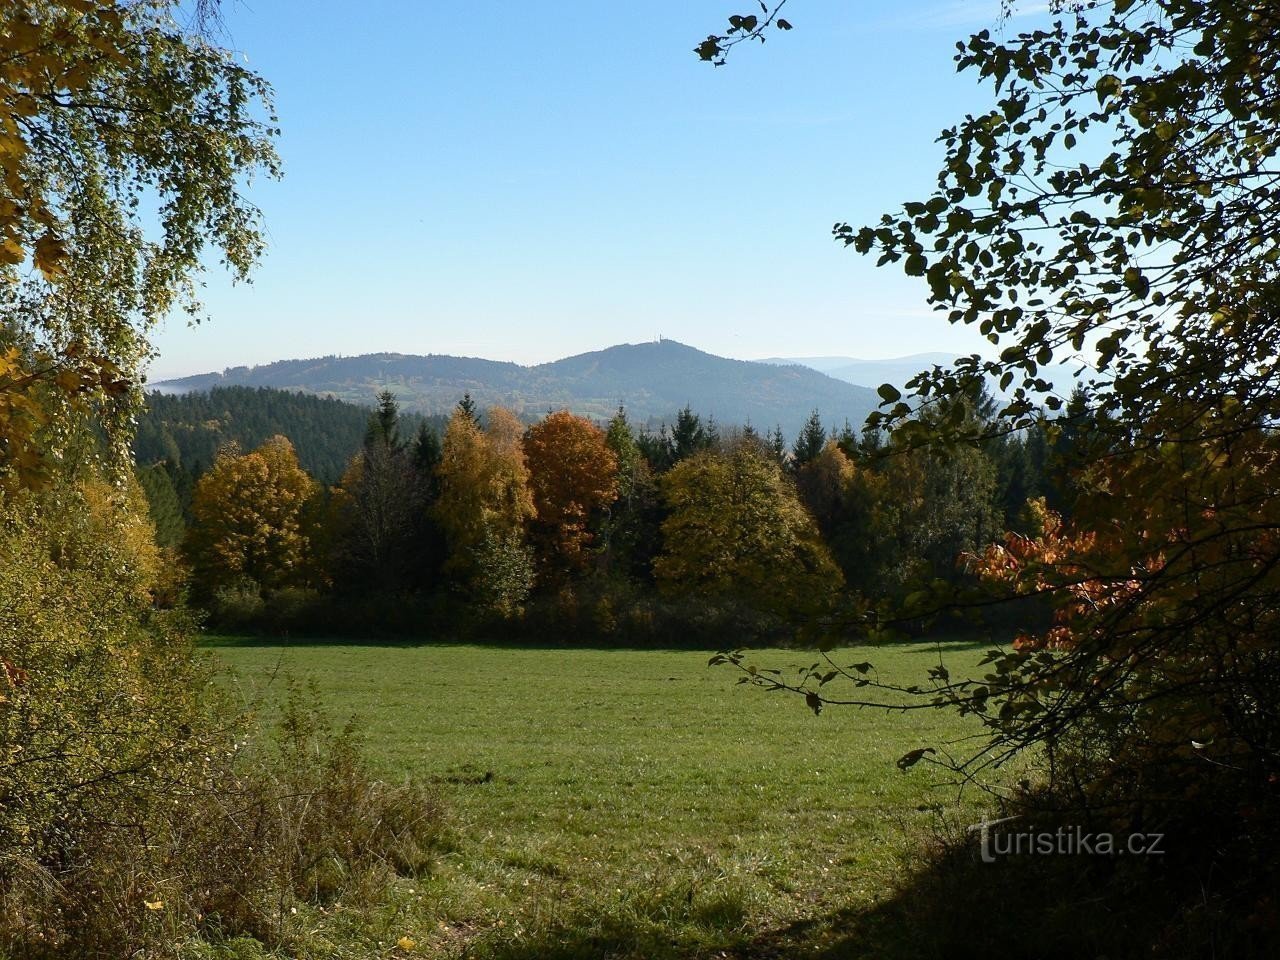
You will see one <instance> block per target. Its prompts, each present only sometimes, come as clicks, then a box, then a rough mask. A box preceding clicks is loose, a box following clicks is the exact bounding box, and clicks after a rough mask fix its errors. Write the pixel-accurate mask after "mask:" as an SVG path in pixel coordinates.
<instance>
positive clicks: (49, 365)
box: [0, 0, 278, 484]
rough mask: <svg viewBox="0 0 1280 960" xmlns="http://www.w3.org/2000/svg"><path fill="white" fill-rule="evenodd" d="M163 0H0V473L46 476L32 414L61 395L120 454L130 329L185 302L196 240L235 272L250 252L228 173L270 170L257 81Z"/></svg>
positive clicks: (132, 367)
mask: <svg viewBox="0 0 1280 960" xmlns="http://www.w3.org/2000/svg"><path fill="white" fill-rule="evenodd" d="M175 6H176V4H175V3H173V2H170V0H139V2H136V3H130V4H119V3H116V2H112V0H75V2H72V0H16V2H12V3H7V4H5V5H4V7H3V11H2V12H0V55H2V58H3V61H4V64H5V69H4V71H3V72H2V75H0V116H2V117H3V119H0V183H3V187H0V201H2V202H0V437H3V438H4V439H3V441H2V442H0V473H2V474H3V476H0V480H3V479H5V478H6V477H7V478H8V481H9V482H10V483H13V482H16V483H18V484H30V483H39V482H41V481H42V479H46V478H47V477H48V476H49V470H50V465H51V463H52V462H54V461H56V460H57V458H58V457H59V455H60V449H59V445H58V437H59V436H60V434H59V432H58V431H49V430H44V431H43V432H41V428H42V427H43V426H44V425H45V424H47V423H49V422H50V421H51V418H54V417H60V418H65V417H69V416H72V415H73V414H75V413H77V412H79V413H81V414H83V413H85V412H91V413H94V414H95V415H96V416H97V417H98V419H99V420H100V421H101V423H102V424H103V425H104V426H105V427H107V428H109V431H108V432H109V435H110V436H111V438H112V439H113V440H114V441H115V454H116V461H117V463H123V462H124V461H125V456H126V449H127V441H128V432H129V431H128V426H129V417H130V415H131V413H132V410H133V406H134V401H136V400H137V399H138V395H137V394H136V392H131V385H132V384H133V382H134V380H135V378H136V373H137V367H138V365H139V364H140V363H141V362H142V360H144V359H145V358H146V356H147V343H146V331H147V329H148V328H149V327H150V325H151V324H152V323H154V322H155V321H157V320H158V319H160V318H161V317H163V316H165V315H167V314H169V313H170V312H171V311H172V310H173V309H175V308H183V309H187V310H189V311H192V312H198V310H199V304H198V302H197V301H196V299H195V297H194V290H195V284H194V283H193V282H192V281H191V277H192V275H193V274H195V273H197V272H199V271H200V269H201V268H202V263H203V262H204V261H205V260H206V257H207V253H208V251H207V248H208V247H210V246H211V247H213V248H214V249H215V250H216V251H217V252H218V253H219V254H220V255H221V258H222V259H223V261H224V262H225V263H226V265H227V266H228V268H229V269H230V270H231V271H232V273H233V275H234V276H236V277H237V278H244V277H246V276H247V274H248V271H249V269H250V267H251V266H252V265H253V263H254V261H255V260H256V259H257V257H258V255H259V253H260V252H261V249H262V239H261V235H260V232H259V229H258V217H257V211H256V210H255V209H254V207H253V206H252V205H251V204H249V203H248V202H247V201H246V200H245V199H244V198H243V197H242V195H241V193H240V190H241V186H242V183H243V182H244V180H245V179H246V178H247V177H249V176H252V175H253V174H254V173H255V172H259V171H265V172H267V173H268V174H275V173H276V172H277V169H278V167H277V161H276V156H275V154H274V152H273V148H272V142H271V141H272V138H273V137H274V135H275V133H276V130H275V127H274V122H275V121H274V117H273V116H272V114H271V106H270V97H269V91H268V88H267V86H266V84H265V83H263V82H262V80H260V79H259V78H258V77H257V76H255V75H254V74H253V73H252V72H250V71H249V70H247V69H246V68H245V67H243V66H242V65H241V64H240V62H239V60H238V58H234V57H232V56H231V55H230V54H229V53H228V52H227V51H224V50H221V49H219V48H218V47H216V46H215V45H213V44H211V43H209V42H208V40H207V39H206V38H204V37H202V36H198V35H193V34H191V33H188V32H185V31H184V30H183V29H182V28H181V27H180V26H179V20H180V19H181V18H178V17H174V16H171V13H172V11H173V8H174V7H175ZM188 22H190V21H189V20H188ZM143 201H145V202H143ZM152 208H156V209H158V210H159V216H158V217H156V218H154V221H151V220H148V219H147V218H146V217H144V215H143V213H142V211H143V210H146V209H152ZM152 222H154V224H155V229H149V227H150V226H151V224H152ZM28 264H30V265H31V266H32V267H33V269H31V270H28V269H26V267H27V265H28ZM37 434H39V435H37Z"/></svg>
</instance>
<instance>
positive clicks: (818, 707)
mask: <svg viewBox="0 0 1280 960" xmlns="http://www.w3.org/2000/svg"><path fill="white" fill-rule="evenodd" d="M804 702H805V703H806V704H808V706H809V709H810V710H812V711H813V714H814V716H817V715H818V714H820V713H822V698H821V697H819V696H818V695H817V694H816V693H814V692H813V691H812V690H810V691H809V692H808V693H806V694H805V695H804Z"/></svg>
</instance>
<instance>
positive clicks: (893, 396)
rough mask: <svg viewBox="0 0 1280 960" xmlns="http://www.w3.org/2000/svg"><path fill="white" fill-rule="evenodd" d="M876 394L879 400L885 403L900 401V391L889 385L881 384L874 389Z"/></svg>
mask: <svg viewBox="0 0 1280 960" xmlns="http://www.w3.org/2000/svg"><path fill="white" fill-rule="evenodd" d="M876 393H878V394H880V399H881V400H883V401H884V402H885V403H897V402H898V401H899V400H901V399H902V391H901V390H899V389H898V388H897V387H895V386H894V385H893V384H891V383H882V384H880V386H878V387H876Z"/></svg>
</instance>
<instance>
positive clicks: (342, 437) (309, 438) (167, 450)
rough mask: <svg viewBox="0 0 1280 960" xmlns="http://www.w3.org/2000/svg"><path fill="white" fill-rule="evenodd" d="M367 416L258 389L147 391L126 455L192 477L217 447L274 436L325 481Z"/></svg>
mask: <svg viewBox="0 0 1280 960" xmlns="http://www.w3.org/2000/svg"><path fill="white" fill-rule="evenodd" d="M371 412H372V411H371V408H370V407H369V406H357V405H355V404H351V403H345V402H343V401H341V400H336V399H333V398H329V397H318V396H314V395H310V394H305V393H296V392H292V391H288V390H271V389H266V388H261V387H217V388H215V389H213V390H209V391H203V392H198V393H187V394H182V395H164V394H159V393H151V394H149V395H148V396H147V408H146V411H145V412H144V413H143V414H142V415H141V416H140V417H139V421H138V432H137V438H136V439H135V440H134V456H135V459H136V460H137V462H138V463H139V464H141V465H144V466H146V465H149V464H152V463H157V462H160V461H168V462H169V463H170V464H172V465H173V466H175V467H178V468H181V469H182V470H183V471H185V472H188V473H192V474H198V473H200V472H201V471H202V470H203V469H204V468H207V467H208V466H209V465H210V463H212V462H213V458H214V456H215V455H216V454H217V452H218V449H219V448H220V447H222V446H223V445H224V444H227V443H229V442H232V441H234V442H235V443H237V444H239V445H240V447H241V449H242V450H251V449H253V448H254V447H256V446H258V445H259V444H260V443H262V442H263V441H264V440H266V439H268V438H269V437H272V436H275V435H276V434H282V435H284V436H286V437H288V438H289V440H290V441H291V442H292V443H293V445H294V448H295V450H296V451H297V453H298V461H299V463H300V464H301V465H302V467H303V469H305V470H306V471H307V472H308V473H310V474H311V475H312V476H314V477H315V478H316V479H318V480H322V481H325V482H333V481H336V480H337V479H338V478H339V477H340V476H341V475H342V471H343V469H345V467H346V465H347V462H348V461H349V460H350V459H351V457H352V455H353V454H354V453H355V452H356V451H357V450H359V449H360V444H361V443H362V441H363V439H364V435H365V428H366V427H367V425H368V422H369V414H370V413H371ZM419 419H420V418H417V417H410V418H408V420H407V421H406V424H405V428H406V429H407V430H413V431H416V430H417V429H418V421H419ZM437 426H441V424H437Z"/></svg>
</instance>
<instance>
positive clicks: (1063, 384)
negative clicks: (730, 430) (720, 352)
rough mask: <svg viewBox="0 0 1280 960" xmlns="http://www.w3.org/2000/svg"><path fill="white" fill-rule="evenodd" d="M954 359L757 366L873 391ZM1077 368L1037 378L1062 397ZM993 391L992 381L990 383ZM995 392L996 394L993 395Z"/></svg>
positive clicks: (934, 356)
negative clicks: (805, 372) (803, 370)
mask: <svg viewBox="0 0 1280 960" xmlns="http://www.w3.org/2000/svg"><path fill="white" fill-rule="evenodd" d="M955 359H956V357H955V355H954V354H950V353H914V354H911V355H910V356H906V357H893V358H891V359H888V360H858V359H857V358H855V357H771V358H769V359H768V360H761V361H760V362H761V363H775V364H779V365H788V364H799V365H800V366H803V367H808V368H810V369H813V370H817V371H819V372H821V373H824V374H826V375H827V376H829V377H834V378H835V379H837V380H843V381H845V382H846V383H852V384H856V385H858V386H861V387H870V388H872V389H874V388H875V387H878V386H880V384H882V383H891V384H893V385H894V386H895V387H898V388H902V387H903V386H905V385H906V383H907V381H908V380H910V379H911V378H912V377H914V376H915V375H916V374H917V373H920V372H921V371H923V370H930V369H932V368H933V367H935V366H942V367H949V366H951V364H952V363H953V362H954V361H955ZM1078 370H1079V364H1076V365H1074V366H1073V365H1071V364H1052V365H1050V366H1048V367H1045V368H1043V370H1042V371H1041V373H1040V376H1042V377H1044V378H1045V379H1046V380H1048V381H1049V382H1050V383H1052V384H1054V386H1055V388H1056V389H1057V391H1058V392H1059V393H1061V394H1063V395H1064V396H1065V395H1067V394H1069V393H1070V392H1071V389H1072V387H1073V385H1074V384H1075V382H1076V381H1077V379H1079V378H1078V377H1077V371H1078ZM991 387H992V389H993V390H995V389H996V383H995V381H994V380H992V382H991ZM997 392H998V391H997Z"/></svg>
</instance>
